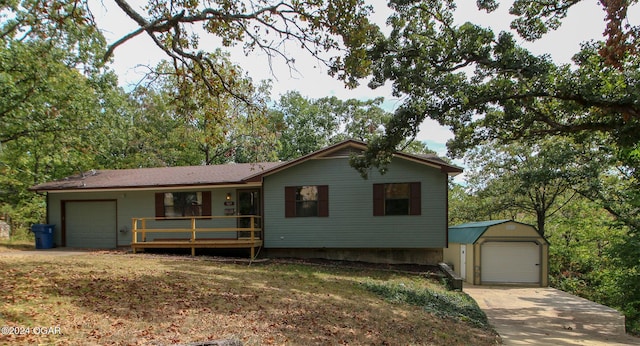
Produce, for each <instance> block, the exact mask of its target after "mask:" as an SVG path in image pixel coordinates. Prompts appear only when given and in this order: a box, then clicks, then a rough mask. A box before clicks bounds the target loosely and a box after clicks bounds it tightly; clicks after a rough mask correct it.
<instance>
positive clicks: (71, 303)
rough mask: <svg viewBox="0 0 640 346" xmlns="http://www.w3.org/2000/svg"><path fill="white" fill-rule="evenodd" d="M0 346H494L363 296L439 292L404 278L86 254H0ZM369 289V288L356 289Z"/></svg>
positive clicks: (439, 319) (417, 310) (457, 322)
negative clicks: (383, 290) (209, 343)
mask: <svg viewBox="0 0 640 346" xmlns="http://www.w3.org/2000/svg"><path fill="white" fill-rule="evenodd" d="M0 268H3V276H4V277H3V280H2V281H1V282H0V286H1V287H0V326H14V327H22V328H32V330H33V328H34V327H53V328H56V327H59V330H60V331H61V333H59V334H48V335H43V334H39V335H36V334H34V333H31V334H24V335H0V344H45V345H46V344H56V345H57V344H101V345H103V344H127V345H136V344H173V343H183V344H184V343H192V342H202V341H206V340H216V339H237V340H240V341H242V342H243V343H244V344H245V345H270V344H275V345H317V344H322V345H340V344H351V345H362V344H378V345H385V344H386V345H397V344H403V345H494V344H495V343H496V340H497V336H496V335H495V333H494V332H492V331H490V330H486V329H484V328H477V327H475V326H472V325H470V324H469V323H468V322H467V321H465V320H463V319H456V318H455V317H447V318H443V316H441V315H437V314H431V313H426V312H425V310H424V309H423V308H422V307H421V306H420V307H419V306H415V305H412V304H397V303H394V302H391V301H389V300H388V299H383V298H381V297H380V295H379V294H378V293H374V292H372V290H371V289H370V288H369V287H378V286H380V287H382V286H384V285H385V283H390V284H394V285H396V284H398V285H399V283H401V282H410V283H411V285H416V286H419V285H425V286H431V285H436V286H437V285H438V284H437V283H434V282H431V281H429V280H427V279H425V278H421V277H418V276H412V275H409V274H400V273H390V272H385V271H377V270H368V269H348V268H340V267H320V266H309V265H303V264H286V263H266V264H257V263H254V264H253V265H251V266H248V265H246V264H242V265H240V264H231V263H220V262H214V261H211V260H207V259H205V258H190V257H169V256H157V255H147V254H137V255H130V254H121V253H120V254H117V253H104V252H103V253H86V254H79V255H73V256H65V257H54V256H51V255H49V256H47V255H39V254H36V255H29V256H20V255H16V254H12V255H2V254H0ZM363 282H367V283H368V285H369V286H365V285H363V284H362V283H363Z"/></svg>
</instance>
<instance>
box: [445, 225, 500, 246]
mask: <svg viewBox="0 0 640 346" xmlns="http://www.w3.org/2000/svg"><path fill="white" fill-rule="evenodd" d="M509 221H512V220H489V221H480V222H469V223H463V224H461V225H457V226H451V227H449V242H450V243H460V244H474V243H475V242H476V241H477V240H478V239H479V238H480V237H481V236H482V234H484V232H485V231H486V230H487V229H488V228H489V227H491V226H495V225H499V224H501V223H505V222H509Z"/></svg>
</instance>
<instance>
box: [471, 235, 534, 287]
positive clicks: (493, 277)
mask: <svg viewBox="0 0 640 346" xmlns="http://www.w3.org/2000/svg"><path fill="white" fill-rule="evenodd" d="M480 251H481V256H480V261H481V268H480V272H481V275H480V277H481V280H482V282H483V283H491V282H495V283H526V284H538V283H540V245H538V244H536V243H534V242H487V243H484V244H482V246H481V249H480Z"/></svg>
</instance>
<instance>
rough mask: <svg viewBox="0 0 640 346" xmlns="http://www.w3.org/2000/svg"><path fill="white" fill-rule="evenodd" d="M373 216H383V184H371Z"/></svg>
mask: <svg viewBox="0 0 640 346" xmlns="http://www.w3.org/2000/svg"><path fill="white" fill-rule="evenodd" d="M373 216H384V184H373Z"/></svg>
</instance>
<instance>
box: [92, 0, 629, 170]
mask: <svg viewBox="0 0 640 346" xmlns="http://www.w3.org/2000/svg"><path fill="white" fill-rule="evenodd" d="M93 1H94V4H93V5H92V6H91V8H92V11H93V13H94V16H95V17H96V21H97V22H98V25H99V27H101V28H103V29H104V35H105V37H106V39H107V42H109V43H111V42H114V41H115V40H117V39H118V38H120V37H122V36H124V35H126V34H128V33H129V32H131V31H133V30H134V29H135V28H137V26H136V24H135V23H134V22H133V21H132V20H131V19H129V18H128V17H126V16H125V15H124V14H123V13H122V11H121V10H120V9H119V8H118V7H117V5H116V4H115V3H114V2H113V0H103V2H95V1H96V0H93ZM368 3H369V4H371V5H372V6H373V7H374V13H373V15H372V19H373V20H374V21H375V22H376V23H378V25H379V26H381V27H384V26H385V21H386V18H387V17H388V15H389V13H390V10H389V9H388V8H387V6H386V1H380V0H370V1H368ZM130 4H131V5H132V7H134V8H136V5H135V4H136V0H130ZM507 5H508V1H502V5H501V7H500V9H498V11H496V12H494V13H491V14H486V13H485V12H479V11H477V8H476V5H475V1H471V0H464V1H459V6H458V9H457V11H456V21H457V22H458V23H459V24H462V23H464V22H466V21H472V22H474V23H476V24H480V25H483V26H488V27H491V28H493V29H494V32H497V31H500V30H509V23H510V21H511V20H512V17H511V16H510V15H509V14H508V12H507V11H508V7H509V6H507ZM604 16H605V13H604V11H603V10H602V9H601V7H600V5H599V4H598V2H597V1H583V2H581V3H579V4H578V5H576V6H574V7H573V8H571V10H570V11H569V13H568V16H567V18H566V19H565V20H564V21H563V25H562V26H561V27H560V28H559V29H558V30H556V31H554V32H551V33H549V34H547V35H546V36H545V37H543V39H541V40H539V41H536V42H535V43H528V42H525V41H524V40H521V41H520V43H521V44H523V45H525V46H526V47H528V48H529V49H530V50H531V51H532V52H533V53H534V54H549V55H551V57H552V58H553V59H554V60H555V61H556V62H558V63H570V62H571V56H572V55H573V54H574V53H575V52H577V51H578V49H579V45H580V42H584V41H587V40H590V39H601V38H602V32H603V31H604ZM629 18H630V22H631V24H633V25H638V24H639V23H640V6H636V8H634V9H633V11H631V12H630V14H629ZM383 29H384V28H383ZM291 46H293V45H291ZM212 48H213V47H212ZM287 50H288V53H290V54H291V55H293V56H296V57H297V58H296V70H297V71H291V70H289V68H288V67H287V66H286V65H285V64H284V62H283V61H274V62H273V65H272V66H273V71H272V70H271V69H270V67H269V63H268V61H267V59H266V57H265V56H264V54H260V53H259V52H255V53H252V54H251V55H250V56H248V57H247V56H245V55H244V54H243V52H242V50H241V49H239V48H238V49H234V50H231V60H232V61H233V62H234V63H236V64H237V65H239V66H240V67H241V68H242V69H243V70H244V71H246V72H247V73H248V74H249V76H250V77H251V78H253V80H254V81H259V80H264V79H271V80H272V81H273V82H272V86H273V87H272V90H271V96H272V99H274V100H277V99H279V97H280V95H282V94H284V93H286V92H288V91H294V90H295V91H298V92H300V93H301V94H302V95H303V96H305V97H308V98H312V99H317V98H322V97H326V96H336V97H338V98H341V99H350V98H356V99H361V100H366V99H372V98H375V97H380V96H381V97H384V98H385V103H384V108H385V109H386V110H388V111H393V110H394V109H395V107H397V106H399V105H400V104H401V102H402V100H401V99H398V98H396V97H394V96H392V93H391V87H390V85H386V86H384V87H381V88H378V89H375V90H371V89H369V88H368V87H367V86H366V84H367V82H366V80H365V81H363V82H362V83H361V86H360V87H358V88H355V89H346V88H345V87H344V85H343V83H341V82H340V81H338V80H336V79H333V78H331V77H330V76H328V75H327V73H326V68H323V67H322V66H320V65H319V63H318V62H317V61H315V60H314V59H312V58H310V57H309V55H308V54H305V53H304V52H301V51H300V50H299V49H298V48H297V47H287ZM165 58H166V56H165V55H164V53H163V52H161V51H160V49H159V48H157V47H156V46H155V45H154V44H153V42H152V41H151V40H150V39H149V38H148V36H146V35H140V36H138V37H136V38H134V39H132V40H130V41H128V42H126V43H125V44H124V45H122V46H120V47H118V48H117V49H116V51H115V54H114V63H113V64H112V65H111V68H112V69H113V70H115V72H116V73H117V74H118V75H119V80H120V84H121V85H122V86H123V87H125V88H127V87H128V86H129V87H130V85H132V84H135V83H136V82H138V81H139V80H140V78H141V76H142V74H143V73H144V72H145V71H146V68H143V67H140V65H148V66H155V65H156V64H157V63H158V62H159V61H160V60H161V59H165ZM452 136H453V135H452V133H451V131H449V130H448V129H447V128H444V127H442V126H440V125H439V124H438V123H437V122H435V121H433V120H427V121H425V122H424V123H423V124H422V125H421V126H420V132H419V134H418V137H417V139H418V140H420V141H423V142H425V143H426V144H427V145H428V146H429V148H430V149H432V150H435V151H437V152H438V154H439V155H441V156H446V141H447V140H448V139H450V138H452ZM459 164H460V163H459Z"/></svg>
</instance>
